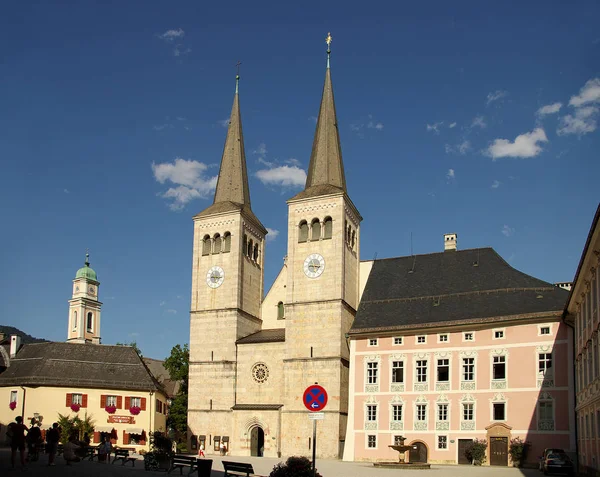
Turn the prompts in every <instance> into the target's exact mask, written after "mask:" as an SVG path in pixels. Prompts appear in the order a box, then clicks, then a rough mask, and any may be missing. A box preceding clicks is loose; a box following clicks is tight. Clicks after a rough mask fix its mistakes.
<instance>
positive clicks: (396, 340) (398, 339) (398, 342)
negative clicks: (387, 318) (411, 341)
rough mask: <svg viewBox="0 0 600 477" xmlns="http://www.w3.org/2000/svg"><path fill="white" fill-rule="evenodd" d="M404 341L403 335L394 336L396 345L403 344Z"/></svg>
mask: <svg viewBox="0 0 600 477" xmlns="http://www.w3.org/2000/svg"><path fill="white" fill-rule="evenodd" d="M402 341H403V340H402V336H396V337H395V338H394V344H395V345H401V344H402Z"/></svg>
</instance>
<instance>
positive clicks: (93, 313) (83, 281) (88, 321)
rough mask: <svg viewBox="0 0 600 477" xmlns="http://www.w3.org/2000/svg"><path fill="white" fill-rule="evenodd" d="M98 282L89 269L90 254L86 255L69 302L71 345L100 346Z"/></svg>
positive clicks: (68, 338)
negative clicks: (91, 344) (87, 344)
mask: <svg viewBox="0 0 600 477" xmlns="http://www.w3.org/2000/svg"><path fill="white" fill-rule="evenodd" d="M99 286H100V282H99V281H98V276H97V275H96V272H95V270H94V269H93V268H92V267H90V254H89V253H86V255H85V263H84V265H83V267H81V268H80V269H79V270H77V273H76V274H75V279H74V280H73V293H72V297H71V299H70V300H69V319H68V325H67V326H68V328H67V341H68V342H71V343H93V344H100V309H101V308H102V303H101V302H100V301H99V300H98V287H99Z"/></svg>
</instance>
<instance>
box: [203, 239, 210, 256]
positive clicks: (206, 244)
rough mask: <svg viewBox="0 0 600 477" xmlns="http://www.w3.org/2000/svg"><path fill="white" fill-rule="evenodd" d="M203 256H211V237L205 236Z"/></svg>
mask: <svg viewBox="0 0 600 477" xmlns="http://www.w3.org/2000/svg"><path fill="white" fill-rule="evenodd" d="M202 255H210V236H209V235H205V236H204V238H203V239H202Z"/></svg>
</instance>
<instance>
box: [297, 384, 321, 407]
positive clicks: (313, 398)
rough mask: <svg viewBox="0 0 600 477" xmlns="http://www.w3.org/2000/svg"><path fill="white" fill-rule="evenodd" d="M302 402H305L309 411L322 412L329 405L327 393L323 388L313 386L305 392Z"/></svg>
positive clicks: (316, 385)
mask: <svg viewBox="0 0 600 477" xmlns="http://www.w3.org/2000/svg"><path fill="white" fill-rule="evenodd" d="M302 402H304V406H305V407H306V409H308V410H309V411H312V412H317V411H322V410H323V409H324V408H325V406H326V405H327V391H325V388H324V387H323V386H319V385H318V384H313V385H312V386H309V387H307V388H306V391H304V396H303V397H302Z"/></svg>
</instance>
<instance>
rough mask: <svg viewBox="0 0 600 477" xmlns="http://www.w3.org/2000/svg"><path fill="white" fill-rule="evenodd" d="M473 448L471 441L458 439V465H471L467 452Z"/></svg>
mask: <svg viewBox="0 0 600 477" xmlns="http://www.w3.org/2000/svg"><path fill="white" fill-rule="evenodd" d="M471 447H473V439H459V440H458V463H459V464H471V463H472V461H471V458H470V457H469V450H470V449H471Z"/></svg>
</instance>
